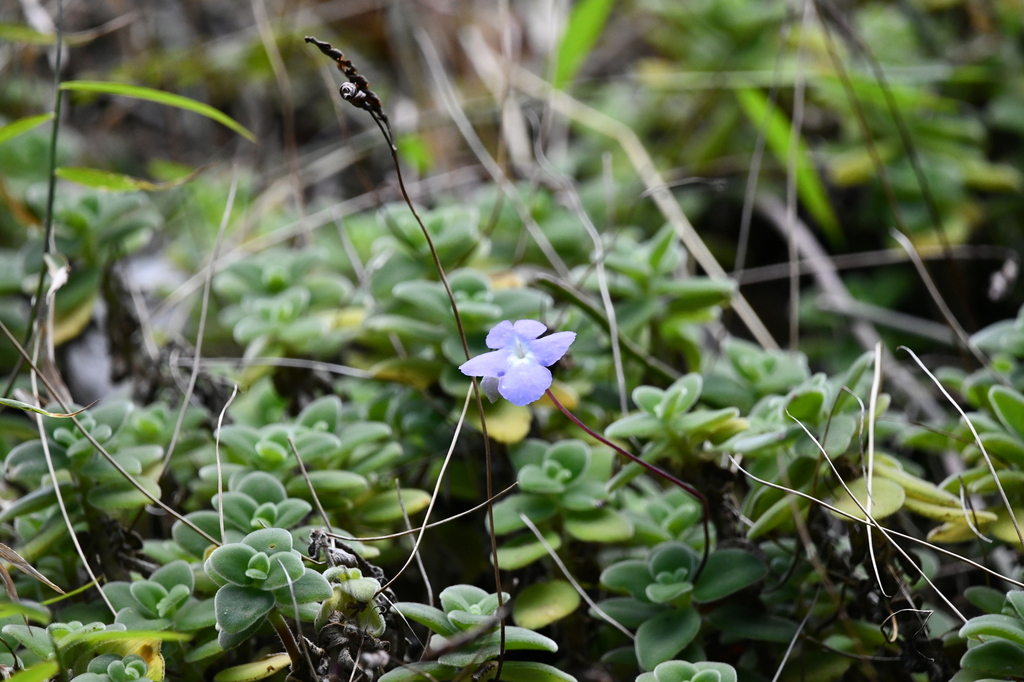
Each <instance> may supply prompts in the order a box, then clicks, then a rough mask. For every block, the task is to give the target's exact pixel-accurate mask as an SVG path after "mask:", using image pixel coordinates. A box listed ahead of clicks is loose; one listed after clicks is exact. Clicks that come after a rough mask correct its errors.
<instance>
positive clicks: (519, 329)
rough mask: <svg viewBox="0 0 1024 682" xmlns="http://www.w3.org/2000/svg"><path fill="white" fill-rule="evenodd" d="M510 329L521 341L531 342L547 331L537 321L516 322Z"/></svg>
mask: <svg viewBox="0 0 1024 682" xmlns="http://www.w3.org/2000/svg"><path fill="white" fill-rule="evenodd" d="M512 327H513V328H514V329H515V330H516V334H519V338H521V339H522V340H523V341H533V340H534V339H535V338H537V337H538V336H540V335H541V334H543V333H544V332H546V331H547V330H548V328H547V327H546V326H544V325H543V324H542V323H540V322H538V321H537V320H518V321H517V322H516V323H515V324H514V325H512Z"/></svg>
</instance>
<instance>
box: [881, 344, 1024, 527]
mask: <svg viewBox="0 0 1024 682" xmlns="http://www.w3.org/2000/svg"><path fill="white" fill-rule="evenodd" d="M898 350H905V351H906V352H907V353H909V354H910V357H911V358H913V360H914V362H916V363H917V366H918V367H920V368H921V371H923V372H924V373H925V374H927V375H928V378H929V379H931V380H932V382H933V383H934V384H935V385H936V386H937V387H938V388H939V390H940V391H942V395H943V396H944V397H945V398H946V400H948V401H949V404H950V405H952V406H953V409H955V410H956V411H957V412H959V413H960V418H961V419H963V420H964V422H966V423H967V428H969V429H970V430H971V435H973V436H974V442H975V444H976V445H977V446H978V449H980V450H981V456H982V457H983V458H984V459H985V464H986V465H987V466H988V472H989V473H990V474H991V475H992V479H993V480H994V482H995V484H996V488H997V489H998V490H999V497H1000V499H1001V500H1002V502H1003V506H1004V507H1005V508H1006V513H1007V514H1009V515H1010V520H1011V521H1013V528H1014V530H1016V531H1017V539H1018V540H1019V541H1020V544H1021V546H1024V533H1022V532H1021V529H1020V524H1019V523H1018V522H1017V515H1016V514H1014V513H1013V507H1011V506H1010V500H1009V498H1007V497H1006V491H1005V490H1003V483H1002V481H1000V480H999V476H998V475H997V474H996V468H995V466H994V465H993V464H992V458H991V457H989V455H988V450H986V449H985V444H984V443H982V442H981V436H979V435H978V431H977V430H976V429H975V428H974V424H973V423H972V422H971V420H970V418H969V417H968V416H967V413H966V412H964V410H963V408H962V407H960V405H959V404H958V403H957V402H956V401H955V400H953V397H952V396H951V395H949V392H948V391H947V390H946V387H945V386H943V385H942V382H941V381H939V380H938V379H937V378H936V377H935V375H934V374H932V373H931V370H929V369H928V367H927V366H925V364H924V363H923V362H921V358H919V357H917V353H915V352H914V351H912V350H910V349H909V348H907V347H906V346H900V347H899V349H898Z"/></svg>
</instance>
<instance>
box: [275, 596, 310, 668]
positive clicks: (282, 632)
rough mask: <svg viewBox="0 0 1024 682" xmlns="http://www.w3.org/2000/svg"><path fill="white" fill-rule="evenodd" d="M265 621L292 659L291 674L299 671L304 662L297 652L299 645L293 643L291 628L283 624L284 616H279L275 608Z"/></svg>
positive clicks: (299, 652)
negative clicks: (267, 621) (271, 627)
mask: <svg viewBox="0 0 1024 682" xmlns="http://www.w3.org/2000/svg"><path fill="white" fill-rule="evenodd" d="M267 620H269V621H270V624H271V625H272V626H273V627H274V630H275V631H276V632H277V636H278V637H280V638H281V644H283V645H284V650H285V651H286V652H287V653H288V657H289V658H290V659H292V672H293V673H294V672H295V671H296V670H301V669H302V668H303V666H304V664H305V660H304V659H303V657H302V652H301V651H299V643H298V642H297V641H295V635H293V634H292V630H291V628H289V627H288V623H286V622H285V620H284V616H282V615H281V612H280V611H279V610H278V608H277V607H276V606H275V607H274V608H272V609H270V613H269V614H268V615H267Z"/></svg>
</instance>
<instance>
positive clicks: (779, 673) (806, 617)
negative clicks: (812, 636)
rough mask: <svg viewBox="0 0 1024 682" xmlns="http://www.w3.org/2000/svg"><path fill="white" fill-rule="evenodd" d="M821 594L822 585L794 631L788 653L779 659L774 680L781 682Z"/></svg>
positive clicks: (773, 681) (787, 649)
mask: <svg viewBox="0 0 1024 682" xmlns="http://www.w3.org/2000/svg"><path fill="white" fill-rule="evenodd" d="M819 595H821V586H820V585H819V586H818V591H817V592H815V593H814V599H813V600H812V601H811V605H810V607H809V608H808V609H807V613H806V614H804V619H803V620H801V621H800V625H799V626H797V629H796V632H794V633H793V639H791V640H789V646H788V647H786V653H785V654H783V655H782V660H781V661H779V667H778V669H777V670H776V671H775V676H774V677H772V682H779V677H781V676H782V670H783V669H784V668H785V667H786V661H788V660H789V655H790V654H791V653H793V647H794V646H796V641H797V640H798V639H799V638H800V633H801V632H803V630H804V626H806V625H807V621H808V620H810V618H811V614H812V613H814V607H815V605H817V603H818V596H819Z"/></svg>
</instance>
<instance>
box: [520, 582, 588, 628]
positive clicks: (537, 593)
mask: <svg viewBox="0 0 1024 682" xmlns="http://www.w3.org/2000/svg"><path fill="white" fill-rule="evenodd" d="M579 605H580V595H579V593H578V592H576V589H575V588H574V587H573V586H572V585H570V584H569V583H568V582H566V581H564V580H552V581H549V582H539V583H534V584H532V585H530V586H529V587H527V588H526V589H524V590H523V591H522V592H521V593H520V594H519V596H518V597H517V598H516V603H515V607H514V608H513V609H512V618H513V619H515V621H516V624H517V625H520V626H522V627H524V628H529V629H531V630H538V629H540V628H542V627H545V626H546V625H550V624H551V623H554V622H555V621H557V620H561V619H562V618H565V617H566V616H568V615H569V614H570V613H572V612H573V611H575V610H576V609H577V608H578V607H579Z"/></svg>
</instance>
